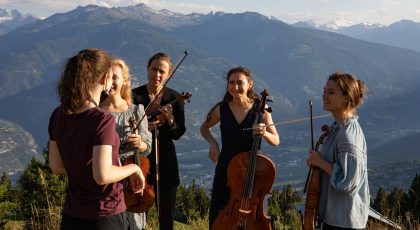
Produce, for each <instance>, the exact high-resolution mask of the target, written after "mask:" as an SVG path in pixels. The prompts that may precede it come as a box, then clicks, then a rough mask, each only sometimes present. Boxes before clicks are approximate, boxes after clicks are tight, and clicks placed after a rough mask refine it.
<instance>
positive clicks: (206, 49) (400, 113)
mask: <svg viewBox="0 0 420 230" xmlns="http://www.w3.org/2000/svg"><path fill="white" fill-rule="evenodd" d="M87 47H96V48H101V49H104V50H106V51H108V52H109V53H111V54H114V55H117V56H119V57H121V58H123V59H124V60H126V61H127V63H128V64H129V66H130V69H131V71H132V75H133V77H134V79H133V83H134V84H133V87H135V86H137V85H139V84H141V83H144V82H145V81H146V77H145V76H146V62H147V59H148V57H150V56H151V55H152V54H154V53H156V52H161V51H164V52H167V53H168V54H169V55H170V56H171V57H172V58H173V59H174V60H173V61H174V62H176V61H177V60H178V57H179V56H181V55H182V54H183V52H184V51H185V50H187V51H188V57H187V59H186V60H185V62H184V63H183V64H182V65H181V66H180V68H179V69H178V70H177V72H176V73H175V75H174V78H173V79H172V80H171V81H170V82H169V84H168V86H169V87H171V88H175V89H177V90H178V91H184V92H186V91H189V92H192V95H193V96H192V98H191V103H189V104H186V122H187V133H186V134H185V135H184V136H183V137H182V138H181V140H180V141H177V149H178V151H179V153H180V154H179V158H180V165H181V166H180V168H181V170H184V171H183V173H184V172H185V173H184V175H190V177H189V178H184V179H185V180H191V179H197V180H200V178H201V177H199V176H197V170H198V169H199V170H203V173H202V174H203V175H202V176H203V177H202V178H201V179H203V180H208V178H209V177H208V175H209V174H210V175H211V174H212V169H213V168H212V165H211V164H210V162H208V159H207V153H206V149H207V148H208V145H207V144H206V142H204V140H203V139H202V138H201V137H200V135H199V125H200V124H201V122H202V121H203V119H204V118H205V116H206V113H207V111H208V110H209V109H210V108H211V106H212V105H214V104H215V103H216V102H218V101H219V100H221V98H222V96H223V93H224V91H225V89H226V79H225V74H226V73H227V71H228V70H229V69H230V68H232V67H234V66H238V65H242V66H246V67H248V68H250V69H251V71H252V72H253V76H254V81H255V85H256V92H261V91H262V90H263V89H264V88H267V89H268V90H269V93H270V95H269V98H270V99H271V100H272V101H273V102H272V103H271V104H270V106H271V107H272V109H273V114H272V115H273V119H274V121H275V122H281V121H288V120H293V119H296V118H302V117H307V116H308V106H307V105H308V99H311V100H312V101H313V103H314V114H323V113H324V112H323V111H322V109H321V106H320V105H321V93H322V87H323V85H324V84H325V81H326V79H327V76H328V75H329V74H331V73H333V72H335V71H348V72H351V73H354V74H355V75H357V76H359V77H360V78H361V79H362V80H363V81H365V82H366V83H367V85H368V87H369V90H370V91H369V94H368V100H367V101H366V103H365V105H363V106H362V107H361V109H360V110H359V115H360V122H361V124H362V126H363V127H364V128H365V132H366V136H367V139H368V143H369V146H370V147H371V148H370V150H369V151H370V152H369V154H370V156H371V158H370V159H372V160H371V161H369V163H370V164H371V165H372V166H373V165H378V164H386V163H389V162H392V161H393V160H394V158H393V157H389V158H388V159H387V158H385V159H384V158H383V157H381V154H382V151H383V148H384V146H387V145H388V144H390V143H393V142H394V141H395V143H400V144H401V143H405V142H404V141H402V139H405V138H411V136H412V135H417V133H419V132H420V117H419V116H416V114H418V113H419V112H420V108H419V106H418V101H419V99H420V98H419V97H420V90H419V86H420V53H419V52H416V51H413V50H409V49H403V48H398V47H395V46H390V45H382V44H378V43H372V42H367V41H363V40H360V39H355V38H352V37H349V36H346V35H342V34H338V33H334V32H329V31H322V30H316V29H309V28H302V27H298V26H295V25H289V24H287V23H284V22H282V21H280V20H277V19H274V18H269V17H266V16H264V15H261V14H259V13H255V12H245V13H235V14H233V13H225V12H216V13H209V14H197V13H194V14H188V15H184V14H179V13H175V12H171V11H168V10H161V11H155V10H153V9H151V8H148V7H147V6H146V5H144V4H139V5H136V6H130V7H114V8H104V7H99V6H94V5H89V6H85V7H78V8H76V9H74V10H72V11H70V12H67V13H60V14H54V15H52V16H50V17H48V18H46V19H43V20H37V21H34V22H32V23H29V24H25V25H23V26H21V27H19V28H16V29H14V30H13V31H10V32H8V33H6V34H3V35H2V36H0V60H2V61H1V62H0V107H1V108H3V109H2V110H1V111H0V119H2V120H4V121H8V122H13V123H15V124H17V125H19V126H21V127H23V129H25V130H27V131H28V132H29V133H30V134H31V135H32V136H33V137H34V139H35V141H36V145H37V149H38V151H40V149H42V148H44V147H45V146H46V143H47V141H48V135H47V124H48V119H49V115H50V113H51V111H52V110H53V108H54V107H55V106H57V105H58V98H57V94H56V92H55V85H56V83H57V81H58V77H59V76H60V72H61V71H62V69H63V65H64V63H65V62H66V60H67V58H68V57H70V56H72V55H74V54H75V53H76V52H77V51H79V50H81V49H83V48H87ZM331 122H332V119H331V118H327V119H320V120H317V121H315V125H316V126H319V127H320V126H321V124H322V123H327V124H328V123H331ZM307 129H308V124H306V123H297V124H292V125H283V126H278V130H279V132H280V135H281V137H282V140H283V144H282V145H281V146H279V147H277V148H269V147H268V146H264V147H263V148H264V149H263V150H264V151H267V153H268V154H269V155H270V156H272V157H273V159H276V161H277V163H276V164H278V165H280V166H281V167H289V166H290V167H291V171H293V172H296V173H294V175H293V178H292V177H291V178H288V180H301V179H302V178H303V177H304V174H305V173H306V164H305V163H304V158H305V155H306V151H307V146H308V143H306V142H308V140H309V136H308V132H307ZM215 131H216V133H217V129H215ZM319 132H320V130H318V129H316V134H319ZM23 144H24V143H23ZM28 148H29V147H28ZM397 149H398V148H394V149H393V150H392V151H391V152H390V153H389V154H388V155H389V156H393V155H395V156H398V158H400V160H404V159H405V160H410V159H416V158H418V155H419V154H418V150H417V149H416V148H415V147H414V146H411V147H407V148H406V149H405V150H404V151H407V152H404V153H400V152H398V150H397ZM10 151H12V150H9V152H10ZM16 151H21V150H16ZM416 151H417V155H416ZM277 152H280V153H281V154H280V155H279V156H277V155H276V153H277ZM2 154H4V153H2ZM285 156H287V157H285ZM292 161H293V162H295V163H296V162H298V164H297V165H296V164H292V163H291V164H288V162H292ZM3 164H5V163H3ZM283 169H284V168H280V170H279V172H281V173H284V172H285V170H283ZM188 170H189V171H188ZM189 173H190V174H189ZM285 175H286V174H285ZM285 175H279V176H278V178H281V179H284V180H286V178H285Z"/></svg>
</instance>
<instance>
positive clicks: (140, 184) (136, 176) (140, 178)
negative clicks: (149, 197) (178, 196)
mask: <svg viewBox="0 0 420 230" xmlns="http://www.w3.org/2000/svg"><path fill="white" fill-rule="evenodd" d="M129 180H130V189H131V191H133V192H134V193H140V194H141V195H142V194H143V190H144V188H145V186H146V181H145V178H144V175H143V172H142V171H141V169H140V168H139V170H137V171H136V172H135V173H133V174H132V175H131V176H130V177H129Z"/></svg>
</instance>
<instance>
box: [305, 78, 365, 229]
mask: <svg viewBox="0 0 420 230" xmlns="http://www.w3.org/2000/svg"><path fill="white" fill-rule="evenodd" d="M366 91H367V87H366V85H365V84H364V82H363V81H361V80H357V79H356V78H355V77H354V76H353V75H351V74H348V73H334V74H332V75H330V76H329V77H328V81H327V83H326V85H325V87H324V93H323V95H322V100H323V108H324V110H326V111H329V112H331V114H332V115H333V116H334V118H335V122H334V123H333V124H332V125H331V126H330V132H329V134H328V136H327V137H326V139H325V141H324V144H323V145H322V147H321V151H320V152H317V151H314V150H310V151H309V157H308V159H307V163H308V165H315V166H318V167H320V168H321V169H322V175H321V182H320V183H321V184H320V197H319V209H318V213H319V216H320V218H321V220H322V222H323V224H322V229H364V228H365V227H366V222H367V219H368V212H369V203H370V201H369V185H368V175H367V147H366V141H365V136H364V134H363V131H362V128H361V127H360V125H359V123H358V121H357V119H358V116H357V115H356V107H358V106H359V105H360V104H362V103H363V99H364V96H365V94H366Z"/></svg>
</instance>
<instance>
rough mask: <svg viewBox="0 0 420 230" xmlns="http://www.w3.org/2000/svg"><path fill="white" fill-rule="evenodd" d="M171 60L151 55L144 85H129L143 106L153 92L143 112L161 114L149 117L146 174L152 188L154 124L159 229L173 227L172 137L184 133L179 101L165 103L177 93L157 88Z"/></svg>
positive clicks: (174, 161) (174, 166)
mask: <svg viewBox="0 0 420 230" xmlns="http://www.w3.org/2000/svg"><path fill="white" fill-rule="evenodd" d="M171 70H172V61H171V59H170V58H169V56H168V55H167V54H165V53H157V54H155V55H153V56H152V57H151V58H150V59H149V61H148V64H147V79H148V82H147V84H145V85H142V86H140V87H137V88H135V89H133V91H132V93H133V103H134V104H142V105H143V106H144V107H145V108H146V107H147V106H148V105H149V103H150V102H151V101H153V100H154V98H155V97H156V96H157V99H156V100H155V101H154V103H153V104H152V105H150V106H149V108H148V109H147V111H146V113H147V114H150V112H153V111H156V110H160V111H161V113H162V115H163V117H162V119H159V120H157V121H153V119H152V120H149V130H151V132H152V134H153V144H152V146H153V147H152V152H151V154H150V155H149V156H148V158H149V160H150V174H149V176H148V178H147V181H148V182H149V184H151V183H153V185H154V188H155V190H156V155H155V153H156V152H155V151H156V150H155V141H154V140H155V131H154V129H155V128H156V127H157V128H158V143H159V146H158V154H159V158H158V160H159V161H158V162H159V166H158V167H159V185H158V186H159V193H160V194H159V196H156V197H157V198H159V199H160V200H159V202H158V203H159V206H160V207H159V212H160V213H159V214H160V217H159V226H160V229H173V221H174V209H175V199H176V190H177V186H178V185H179V183H180V179H179V170H178V161H177V158H176V150H175V145H174V142H173V140H178V139H179V138H180V137H181V136H182V135H183V134H184V133H185V117H184V108H183V103H182V102H176V103H174V104H172V105H170V104H168V103H169V102H171V101H173V100H174V99H176V98H177V97H179V96H180V94H179V93H178V92H177V91H175V90H173V89H171V88H168V87H165V88H163V91H162V92H161V93H160V94H159V95H157V94H158V92H159V91H160V90H161V89H162V87H163V86H164V83H165V81H166V80H167V79H168V77H169V76H170V73H171Z"/></svg>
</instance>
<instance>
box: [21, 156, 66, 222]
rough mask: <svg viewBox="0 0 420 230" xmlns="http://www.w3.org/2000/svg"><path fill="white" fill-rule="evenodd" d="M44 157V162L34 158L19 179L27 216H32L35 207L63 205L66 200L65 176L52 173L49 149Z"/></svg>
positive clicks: (23, 208) (24, 211) (44, 207)
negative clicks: (49, 163)
mask: <svg viewBox="0 0 420 230" xmlns="http://www.w3.org/2000/svg"><path fill="white" fill-rule="evenodd" d="M44 157H45V162H44V163H42V162H41V161H39V160H37V159H36V158H32V160H31V162H30V163H29V164H28V165H27V166H26V168H25V170H24V171H23V174H22V176H21V177H20V178H19V180H18V196H19V197H18V199H19V204H20V207H21V211H22V214H23V215H24V216H25V217H31V216H32V214H33V211H34V209H37V210H38V211H40V210H46V209H48V208H50V207H56V206H59V207H62V204H63V201H64V193H65V188H66V185H67V181H66V179H65V177H64V176H59V175H54V174H52V172H51V169H50V168H49V166H48V150H44Z"/></svg>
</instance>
